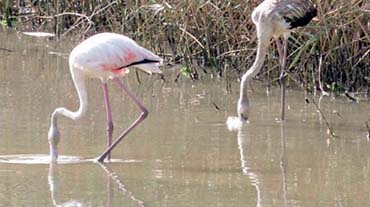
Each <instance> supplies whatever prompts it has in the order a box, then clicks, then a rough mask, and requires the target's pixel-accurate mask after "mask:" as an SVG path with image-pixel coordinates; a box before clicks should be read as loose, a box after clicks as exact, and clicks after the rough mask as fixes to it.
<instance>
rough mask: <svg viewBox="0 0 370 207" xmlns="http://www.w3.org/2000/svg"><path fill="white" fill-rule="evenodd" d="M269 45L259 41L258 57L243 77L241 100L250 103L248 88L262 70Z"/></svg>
mask: <svg viewBox="0 0 370 207" xmlns="http://www.w3.org/2000/svg"><path fill="white" fill-rule="evenodd" d="M266 44H268V43H265V42H261V41H258V46H257V55H256V59H255V60H254V63H253V65H252V67H251V68H250V69H249V70H248V71H247V72H246V73H245V74H244V75H243V77H242V80H241V83H240V99H241V100H242V101H243V100H244V101H248V94H247V86H248V82H249V80H250V79H252V78H253V77H254V76H256V75H257V74H258V72H259V71H260V70H261V68H262V65H263V62H264V61H265V57H266V53H267V45H266Z"/></svg>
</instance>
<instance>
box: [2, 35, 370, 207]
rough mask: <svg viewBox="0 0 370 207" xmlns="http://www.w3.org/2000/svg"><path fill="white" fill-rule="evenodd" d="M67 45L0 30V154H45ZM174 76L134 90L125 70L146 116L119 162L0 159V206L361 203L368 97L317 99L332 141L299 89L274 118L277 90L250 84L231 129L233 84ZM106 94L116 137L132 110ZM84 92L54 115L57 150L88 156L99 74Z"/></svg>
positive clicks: (97, 149)
mask: <svg viewBox="0 0 370 207" xmlns="http://www.w3.org/2000/svg"><path fill="white" fill-rule="evenodd" d="M73 45H75V43H73V42H63V44H58V43H55V42H53V41H47V40H45V39H36V38H32V37H28V36H23V35H21V34H17V33H16V32H12V31H8V32H4V31H1V32H0V48H6V49H9V50H12V51H14V52H7V51H4V50H0V59H1V61H0V155H3V156H4V155H5V156H8V155H20V154H26V155H31V156H33V155H34V156H36V155H38V154H41V155H45V156H46V155H47V154H48V142H47V131H48V128H49V119H50V114H51V112H52V111H53V110H54V108H56V107H58V106H66V107H67V108H70V109H77V107H78V100H77V95H76V92H75V89H74V86H73V83H72V81H71V78H70V74H69V71H68V62H67V59H66V57H67V54H68V52H69V51H70V49H71V48H72V47H73ZM60 54H61V55H60ZM132 72H134V71H132ZM174 75H176V74H175V73H174V72H173V71H170V70H166V71H165V78H166V79H167V82H162V81H161V80H160V79H159V78H158V77H151V78H147V76H146V75H145V74H141V80H142V82H143V84H142V85H138V84H137V81H136V77H135V74H134V73H131V74H130V75H129V77H128V79H129V80H128V84H129V86H130V87H131V88H132V89H133V91H134V92H135V93H136V94H137V95H138V97H139V98H140V99H141V100H143V101H144V104H145V105H146V106H147V107H148V109H149V111H150V115H149V117H148V118H147V119H146V120H145V121H144V123H143V124H142V125H140V126H139V127H138V128H137V129H136V130H134V131H133V132H132V133H131V134H129V136H128V137H127V139H125V140H124V142H123V143H122V144H121V145H119V146H118V148H117V149H115V151H113V154H112V156H113V158H115V159H119V161H120V162H115V163H111V164H107V165H99V164H97V163H92V162H86V163H75V164H59V165H53V166H49V165H48V164H28V165H26V164H6V163H3V164H0V206H53V205H62V204H64V205H66V206H79V205H80V206H302V207H306V206H341V207H342V206H348V207H353V206H369V205H370V153H369V152H370V143H369V142H368V141H367V139H366V129H365V124H364V121H365V120H367V119H368V118H369V113H370V112H369V108H370V107H369V104H368V103H366V102H360V103H359V104H357V103H350V102H348V101H347V100H346V99H342V98H338V99H336V100H330V99H329V98H324V99H322V101H321V108H322V110H323V112H324V113H325V114H326V115H327V118H328V121H329V122H330V123H332V124H333V127H334V131H335V133H336V135H338V136H339V137H338V138H336V139H328V138H329V136H328V135H327V134H326V127H325V125H324V123H323V120H322V119H320V116H319V114H318V113H317V111H316V109H315V107H314V106H313V105H311V104H306V103H305V101H304V95H303V92H301V91H289V92H288V98H287V103H288V105H289V110H287V115H286V117H287V121H286V123H285V124H283V125H281V124H280V123H278V122H276V119H277V117H278V115H279V95H278V94H279V89H272V91H271V93H270V95H267V94H266V90H265V88H264V87H263V86H261V85H258V83H257V82H254V85H255V86H254V93H253V94H252V95H251V101H252V107H253V110H254V111H253V112H252V114H251V122H250V123H249V124H247V125H245V126H244V127H243V128H241V129H240V130H239V131H234V132H230V131H228V129H227V127H226V125H225V121H226V119H227V117H228V116H230V115H235V104H236V100H237V90H238V85H237V83H235V84H234V85H233V90H234V91H233V93H232V94H227V93H226V91H225V88H226V87H225V84H224V83H223V82H222V81H218V80H211V81H207V80H204V81H199V82H196V83H192V82H190V81H188V80H181V81H180V82H179V83H174V82H173V81H171V80H173V79H174V78H175V77H174ZM110 89H111V95H112V107H113V118H114V120H115V126H116V128H115V135H116V136H117V135H118V134H119V133H120V132H121V131H122V130H123V129H125V127H127V126H128V125H129V123H130V122H132V121H133V120H135V119H136V117H137V116H138V114H139V113H140V111H139V110H138V109H137V108H136V106H135V105H134V104H133V103H132V102H131V101H130V100H129V99H128V98H127V96H125V95H124V94H122V92H121V91H120V90H118V88H117V87H116V86H115V85H110ZM88 93H89V111H88V115H87V116H86V117H85V118H84V119H82V120H80V121H76V122H74V121H72V120H69V119H67V118H62V119H60V122H59V126H60V128H61V133H62V136H61V143H60V144H59V147H60V149H59V150H60V154H61V155H64V156H67V155H68V156H74V157H80V158H81V159H89V158H94V157H96V156H98V155H99V154H100V153H101V152H102V151H103V150H104V149H105V145H106V131H105V129H106V117H105V109H104V101H103V92H102V87H101V84H100V82H99V81H98V80H90V81H89V82H88ZM214 104H216V105H217V106H218V107H219V108H220V111H217V110H216V109H215V107H214ZM338 114H339V115H340V116H339V115H338Z"/></svg>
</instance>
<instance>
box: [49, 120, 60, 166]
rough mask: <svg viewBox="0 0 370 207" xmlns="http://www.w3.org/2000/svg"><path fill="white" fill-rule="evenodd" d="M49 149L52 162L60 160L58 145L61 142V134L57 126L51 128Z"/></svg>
mask: <svg viewBox="0 0 370 207" xmlns="http://www.w3.org/2000/svg"><path fill="white" fill-rule="evenodd" d="M48 140H49V149H50V162H56V161H57V159H58V143H59V140H60V133H59V130H58V128H57V127H56V126H54V125H53V124H52V125H51V126H50V129H49V133H48Z"/></svg>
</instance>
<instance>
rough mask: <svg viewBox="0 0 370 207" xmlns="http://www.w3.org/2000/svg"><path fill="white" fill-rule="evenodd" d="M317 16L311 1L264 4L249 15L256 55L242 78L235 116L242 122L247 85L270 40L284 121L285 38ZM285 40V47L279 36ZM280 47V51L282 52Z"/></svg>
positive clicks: (268, 0)
mask: <svg viewBox="0 0 370 207" xmlns="http://www.w3.org/2000/svg"><path fill="white" fill-rule="evenodd" d="M316 14H317V10H316V7H315V5H314V4H313V3H312V2H311V1H310V0H265V1H263V2H262V3H261V4H260V5H258V6H257V7H256V8H255V9H254V11H253V13H252V21H253V23H254V24H255V25H256V28H257V38H258V45H257V55H256V59H255V61H254V63H253V65H252V67H251V68H250V69H249V70H248V71H247V72H246V73H245V74H244V75H243V77H242V80H241V83H240V97H239V100H238V106H237V111H238V116H239V119H240V120H241V121H245V120H247V119H248V116H249V111H250V106H249V100H248V94H247V84H248V82H249V80H250V79H252V78H253V77H254V76H256V75H257V73H258V72H259V71H260V69H261V67H262V65H263V62H264V60H265V56H266V53H267V49H268V46H269V43H270V40H271V38H272V37H275V39H276V44H277V48H278V52H279V57H280V64H281V75H280V83H281V111H280V118H281V120H282V121H284V119H285V117H284V110H285V76H286V74H285V67H286V56H287V45H288V38H289V35H290V33H291V31H292V30H293V29H295V28H297V27H300V26H305V25H307V24H308V23H309V22H310V21H311V19H312V18H313V17H315V16H316ZM281 35H283V36H284V46H282V45H281V43H280V40H279V36H281ZM282 47H283V48H282Z"/></svg>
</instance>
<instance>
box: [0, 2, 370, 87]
mask: <svg viewBox="0 0 370 207" xmlns="http://www.w3.org/2000/svg"><path fill="white" fill-rule="evenodd" d="M5 2H7V3H1V4H0V11H1V14H2V15H1V18H2V20H3V21H4V20H6V21H7V19H10V18H15V19H17V20H18V21H17V24H16V25H15V26H14V27H17V28H24V27H29V25H32V27H33V28H34V29H35V30H38V31H45V30H48V31H54V32H55V33H56V34H58V36H59V37H61V38H63V37H67V36H68V37H70V36H77V37H78V38H81V36H82V38H84V37H85V36H90V35H91V34H93V33H96V32H102V31H114V32H119V33H124V34H126V35H128V36H130V37H132V38H133V39H135V40H137V41H140V42H142V44H143V45H145V46H146V47H149V48H151V49H152V50H154V51H156V52H157V53H159V54H161V55H162V56H163V57H165V58H166V60H167V62H169V63H176V64H177V63H180V64H182V65H183V68H182V69H181V71H180V72H181V73H182V74H184V75H187V76H188V77H190V78H192V79H194V80H196V79H199V78H201V77H202V76H204V75H211V76H213V77H217V76H218V77H225V78H226V79H227V80H228V81H227V82H230V80H234V79H236V78H239V77H240V76H241V74H242V73H244V72H245V71H246V70H247V69H248V68H249V67H250V66H251V65H252V62H253V60H254V58H255V46H256V34H255V27H254V25H253V23H252V22H251V18H250V15H251V13H252V10H253V8H255V7H256V6H257V5H258V4H259V3H260V1H259V0H258V1H257V0H214V1H192V0H182V1H178V0H167V1H162V0H157V1H155V0H141V1H139V0H131V1H120V0H117V1H107V0H105V1H104V0H99V1H98V0H91V1H87V0H71V1H63V0H54V1H52V2H50V1H33V2H36V3H33V4H31V2H30V1H17V2H21V4H20V5H11V3H9V1H5ZM10 2H13V1H10ZM22 3H23V4H22ZM317 5H318V18H316V19H315V20H314V21H313V22H311V23H310V25H309V26H308V27H305V28H302V29H299V30H298V31H297V32H296V33H294V34H293V35H292V37H291V38H290V44H289V45H290V48H289V59H288V63H289V76H290V77H291V80H295V81H297V82H298V83H299V84H302V85H303V86H304V87H305V88H306V89H307V90H310V91H314V90H317V89H319V90H322V91H327V92H337V91H339V92H344V91H349V92H359V91H366V90H367V91H369V87H370V86H369V85H370V69H369V68H370V66H369V62H370V20H369V19H370V3H369V2H368V1H367V0H330V1H319V0H317ZM17 7H18V10H16V9H13V8H17ZM22 7H29V8H32V13H30V14H26V15H21V14H19V12H18V15H17V11H21V8H22ZM9 8H12V9H9ZM4 11H7V12H4ZM25 16H27V18H26V17H25ZM271 44H272V47H270V48H271V49H270V52H269V56H268V58H267V60H266V62H265V66H264V68H263V69H262V71H261V72H260V74H259V76H258V78H259V79H262V80H267V81H268V82H269V83H271V84H275V83H277V79H278V76H279V70H278V65H279V64H278V54H277V51H276V50H275V45H274V44H273V42H272V43H271Z"/></svg>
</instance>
